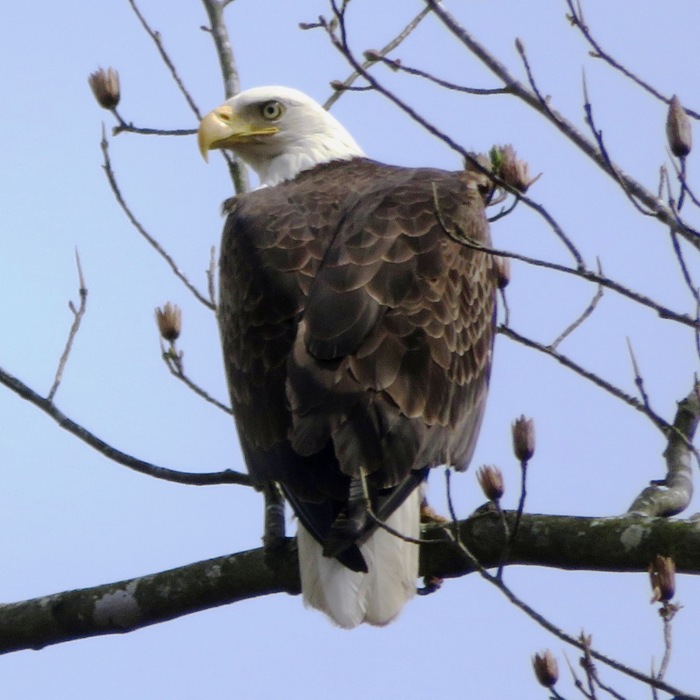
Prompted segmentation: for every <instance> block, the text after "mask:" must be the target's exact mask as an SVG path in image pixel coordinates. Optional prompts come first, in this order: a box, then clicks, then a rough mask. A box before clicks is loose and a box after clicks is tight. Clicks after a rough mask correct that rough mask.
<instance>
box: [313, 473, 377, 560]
mask: <svg viewBox="0 0 700 700" xmlns="http://www.w3.org/2000/svg"><path fill="white" fill-rule="evenodd" d="M368 498H369V497H368V495H367V485H366V483H365V480H364V479H363V478H362V477H358V476H354V477H352V478H351V480H350V490H349V495H348V502H347V504H346V506H345V507H344V508H343V510H341V511H340V513H339V514H338V517H337V518H336V519H335V521H334V522H333V525H331V529H330V530H329V532H328V535H327V537H326V539H325V540H324V542H323V555H324V556H326V557H337V556H338V555H339V554H341V553H342V552H344V551H345V550H346V549H347V548H348V547H350V546H351V545H353V544H355V543H356V542H357V540H358V539H359V538H360V537H361V536H362V534H364V532H366V530H367V523H368V520H369V513H368V512H367V503H368Z"/></svg>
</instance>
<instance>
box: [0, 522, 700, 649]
mask: <svg viewBox="0 0 700 700" xmlns="http://www.w3.org/2000/svg"><path fill="white" fill-rule="evenodd" d="M505 517H506V518H507V519H508V522H509V525H510V527H512V525H513V520H514V517H515V514H514V513H512V512H510V513H506V514H505ZM459 529H460V539H461V541H462V542H464V543H465V545H466V546H467V547H468V548H469V550H470V551H471V552H472V553H473V554H474V555H475V556H476V557H477V558H478V559H479V561H481V562H482V563H483V564H484V565H485V566H488V567H493V566H498V564H500V562H501V557H502V552H503V548H504V545H505V535H504V531H503V522H502V520H501V517H500V516H499V515H496V514H495V513H491V512H486V513H478V514H476V515H474V516H472V517H471V518H469V519H467V520H464V521H461V522H460V523H459ZM423 537H424V538H425V539H428V540H431V541H432V542H431V543H430V544H425V545H422V546H421V565H420V573H421V575H422V576H438V577H456V576H462V575H464V574H467V573H470V572H472V571H473V570H474V568H473V566H472V565H471V563H470V562H469V561H468V560H467V558H466V557H465V556H464V554H463V553H462V552H461V551H460V550H459V548H458V547H456V546H455V545H454V544H453V543H452V542H450V541H449V540H448V538H447V537H446V534H445V532H444V530H443V529H442V526H432V527H431V528H430V529H429V530H428V531H427V532H426V533H425V534H424V535H423ZM658 553H663V554H665V555H670V556H672V557H673V559H674V561H675V562H676V567H677V570H678V571H679V572H682V573H690V574H700V525H699V524H698V523H696V522H693V521H678V522H671V521H668V520H665V519H651V518H649V519H648V518H639V517H635V516H627V517H624V518H577V517H566V516H550V515H526V514H525V515H523V516H522V518H521V521H520V527H519V529H518V537H517V539H516V541H515V542H513V543H512V545H511V546H510V549H509V556H508V561H507V562H506V563H507V564H527V565H536V566H547V567H554V568H561V569H571V570H590V571H625V572H646V571H647V567H648V564H649V562H650V561H651V559H652V558H653V557H654V555H656V554H658ZM284 591H286V592H289V593H298V591H299V576H298V570H297V559H296V548H295V546H294V544H293V541H291V540H290V541H289V542H288V546H286V547H283V548H282V549H281V550H279V556H278V558H277V559H276V561H275V567H274V570H271V569H269V568H268V567H267V566H266V565H265V552H264V550H263V549H262V548H261V549H256V550H250V551H247V552H241V553H239V554H234V555H229V556H224V557H218V558H216V559H211V560H209V561H204V562H198V563H196V564H190V565H188V566H183V567H180V568H178V569H172V570H170V571H164V572H161V573H157V574H151V575H148V576H143V577H140V578H135V579H130V580H127V581H121V582H119V583H113V584H108V585H104V586H97V587H95V588H88V589H83V590H79V591H67V592H64V593H57V594H55V595H49V596H44V597H42V598H36V599H33V600H28V601H23V602H19V603H10V604H6V605H3V606H0V653H7V652H11V651H17V650H20V649H38V648H41V647H44V646H48V645H51V644H58V643H61V642H65V641H69V640H72V639H81V638H86V637H92V636H98V635H103V634H114V633H123V632H128V631H132V630H136V629H140V628H142V627H146V626H148V625H153V624H157V623H159V622H164V621H166V620H171V619H174V618H177V617H181V616H183V615H188V614H190V613H194V612H198V611H200V610H204V609H208V608H213V607H216V606H219V605H225V604H228V603H235V602H238V601H241V600H247V599H249V598H256V597H260V596H264V595H270V594H273V593H280V592H284Z"/></svg>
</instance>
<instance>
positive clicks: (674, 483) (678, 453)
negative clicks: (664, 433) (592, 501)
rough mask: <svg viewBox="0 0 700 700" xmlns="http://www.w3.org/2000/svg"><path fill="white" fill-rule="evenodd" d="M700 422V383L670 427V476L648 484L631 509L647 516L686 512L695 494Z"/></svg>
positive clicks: (666, 455) (684, 402) (667, 472)
mask: <svg viewBox="0 0 700 700" xmlns="http://www.w3.org/2000/svg"><path fill="white" fill-rule="evenodd" d="M698 421H700V385H696V386H695V387H693V390H692V391H691V392H690V394H689V395H688V396H687V397H686V398H685V399H683V401H681V402H680V403H679V404H678V411H677V412H676V418H675V420H674V421H673V426H672V427H671V428H670V430H669V439H668V446H667V447H666V451H665V452H664V457H665V458H666V469H667V471H666V477H665V478H664V479H663V480H661V481H657V482H652V484H651V485H650V486H647V487H646V488H645V489H644V491H642V492H641V493H640V494H639V496H637V498H635V500H634V503H632V505H631V506H630V509H629V512H630V513H636V514H638V515H647V516H665V517H666V516H669V515H676V514H677V513H680V512H682V511H684V510H685V509H686V508H687V507H688V505H689V503H690V499H691V498H692V497H693V468H692V459H693V447H692V442H693V438H694V437H695V431H696V430H697V427H698Z"/></svg>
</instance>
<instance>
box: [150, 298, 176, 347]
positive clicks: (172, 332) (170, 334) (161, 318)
mask: <svg viewBox="0 0 700 700" xmlns="http://www.w3.org/2000/svg"><path fill="white" fill-rule="evenodd" d="M156 323H157V324H158V331H159V332H160V336H161V338H163V340H167V341H168V342H169V343H173V342H175V341H176V340H177V339H178V338H179V337H180V331H181V330H182V312H181V311H180V307H179V306H176V305H175V304H171V303H170V302H167V303H166V304H165V306H164V307H163V308H162V309H156Z"/></svg>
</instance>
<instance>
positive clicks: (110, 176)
mask: <svg viewBox="0 0 700 700" xmlns="http://www.w3.org/2000/svg"><path fill="white" fill-rule="evenodd" d="M100 146H101V148H102V154H103V156H104V163H103V165H102V168H103V170H104V171H105V174H106V175H107V180H108V181H109V185H110V187H111V188H112V192H113V193H114V196H115V197H116V199H117V202H119V206H120V207H121V208H122V210H123V211H124V213H125V214H126V216H127V218H128V219H129V221H130V222H131V225H132V226H133V227H134V228H135V229H136V230H137V231H138V232H139V233H140V234H141V236H143V238H145V239H146V241H148V243H149V244H150V245H151V246H152V247H153V248H154V249H155V250H156V252H157V253H158V254H159V255H160V256H161V257H162V258H163V260H165V262H166V263H167V264H168V266H169V267H170V269H171V270H172V271H173V273H174V275H175V276H176V277H177V278H178V279H179V280H180V281H181V282H182V283H183V284H184V285H185V287H187V289H189V290H190V292H192V294H193V295H194V296H195V298H196V299H197V300H198V301H200V302H202V304H204V306H206V307H207V308H209V309H212V310H214V308H215V307H214V304H213V303H212V302H211V301H209V300H208V299H207V298H206V297H205V296H204V295H203V294H202V293H201V292H200V291H199V290H198V289H197V288H196V287H195V286H194V285H193V284H192V283H191V282H190V281H189V280H188V279H187V277H186V276H185V274H184V273H183V272H181V271H180V268H179V267H178V266H177V264H176V263H175V261H174V260H173V258H172V257H171V256H170V254H169V253H168V252H167V251H166V250H165V249H164V248H163V247H162V246H161V245H160V243H158V241H157V240H156V239H155V238H153V236H151V234H150V233H148V231H146V229H145V228H144V227H143V226H142V225H141V223H140V222H139V221H138V220H137V218H136V217H135V216H134V214H133V213H132V211H131V209H130V208H129V206H128V205H127V203H126V201H125V200H124V197H123V196H122V193H121V191H120V189H119V185H118V184H117V179H116V176H115V174H114V170H113V169H112V161H111V159H110V157H109V141H107V136H106V135H105V132H104V127H103V128H102V141H101V143H100Z"/></svg>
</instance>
